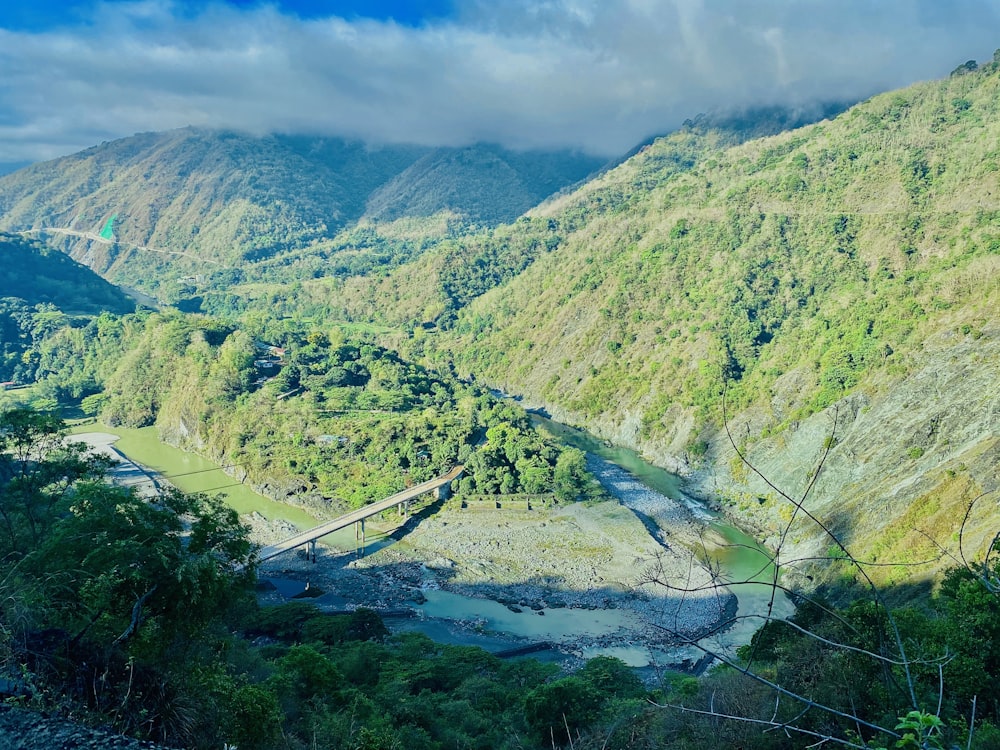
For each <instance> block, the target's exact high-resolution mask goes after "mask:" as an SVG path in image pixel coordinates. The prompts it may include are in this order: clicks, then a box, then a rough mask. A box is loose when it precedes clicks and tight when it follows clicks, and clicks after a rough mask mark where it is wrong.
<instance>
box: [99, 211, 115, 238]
mask: <svg viewBox="0 0 1000 750" xmlns="http://www.w3.org/2000/svg"><path fill="white" fill-rule="evenodd" d="M117 218H118V214H111V216H110V217H109V218H108V220H107V222H105V224H104V229H102V230H101V239H103V240H113V239H114V238H115V232H114V226H115V219H117Z"/></svg>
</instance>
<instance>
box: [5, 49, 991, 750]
mask: <svg viewBox="0 0 1000 750" xmlns="http://www.w3.org/2000/svg"><path fill="white" fill-rule="evenodd" d="M998 142H1000V51H998V52H997V53H996V54H995V55H994V57H993V59H992V60H987V61H984V62H982V63H976V62H975V61H969V62H968V63H965V64H963V65H961V66H959V67H958V68H956V69H955V70H953V71H952V73H951V75H949V76H948V77H945V78H940V79H938V80H929V81H924V82H922V83H916V84H913V85H910V86H908V87H906V88H902V89H898V90H894V91H887V92H884V93H877V94H874V95H872V96H871V97H870V98H867V99H865V100H863V101H859V102H858V103H856V104H854V105H852V106H849V107H848V106H846V105H839V104H838V105H831V104H826V105H822V104H820V103H814V104H813V105H812V106H810V107H806V108H804V109H803V110H801V111H799V110H796V109H794V108H793V109H789V110H783V109H782V108H769V107H763V108H759V109H754V108H751V109H748V110H746V111H745V112H742V113H735V114H733V113H731V114H729V115H723V114H715V115H703V116H699V117H696V118H693V119H690V120H688V121H686V122H684V124H683V125H681V126H679V127H677V128H676V129H673V130H671V131H670V132H668V133H666V134H665V135H662V136H659V137H656V138H650V139H647V140H646V141H643V142H642V143H641V145H639V146H637V147H636V148H634V149H633V150H632V151H630V152H629V153H628V154H627V155H624V156H619V157H611V156H607V155H605V156H594V155H590V154H585V153H582V152H578V151H574V150H572V149H568V150H567V149H559V148H553V149H550V150H528V151H526V150H520V151H519V150H516V149H512V148H508V147H506V146H500V145H495V144H491V143H485V142H470V143H465V144H464V145H454V146H439V145H427V146H425V145H419V144H408V143H374V142H372V143H366V142H363V141H360V140H351V139H349V138H341V137H333V136H329V137H327V136H318V135H313V134H282V133H272V134H265V135H261V134H251V133H243V132H239V131H235V130H229V129H225V128H220V129H211V128H207V127H204V128H202V127H198V128H195V127H187V128H181V129H177V130H170V131H165V132H155V133H141V134H138V135H135V136H131V137H127V138H120V139H117V140H113V141H108V142H105V143H103V144H101V145H99V146H94V147H92V148H89V149H86V150H85V151H82V152H79V153H77V154H73V155H70V156H64V157H60V158H58V159H55V160H52V161H48V162H41V163H37V164H32V165H30V166H27V167H25V168H23V169H20V170H17V171H14V172H11V173H9V174H5V175H2V176H0V230H3V231H2V232H0V260H2V263H0V382H3V384H4V385H3V388H4V389H5V390H4V391H2V392H0V559H2V560H3V561H4V568H3V569H2V570H0V691H6V692H3V694H2V697H3V698H4V699H5V700H6V699H9V700H10V701H12V702H16V703H19V704H21V705H22V706H28V707H31V708H33V709H37V710H40V711H58V712H62V713H63V714H64V715H73V716H79V717H82V718H83V719H84V720H86V721H91V722H95V723H103V722H106V723H108V724H109V725H111V726H114V727H115V728H116V729H118V730H120V731H122V732H126V733H130V734H132V735H134V736H137V737H142V738H144V739H149V740H155V741H159V742H162V743H165V744H167V745H170V744H175V745H178V746H183V747H192V748H197V750H202V748H205V750H208V748H217V747H219V746H230V747H232V746H234V745H235V746H238V747H240V748H241V749H243V750H246V748H254V749H255V750H310V749H311V748H313V747H315V748H319V747H321V746H322V747H323V748H324V749H326V748H329V750H341V748H343V749H344V750H346V748H348V747H350V748H352V750H355V749H356V748H362V747H363V748H366V749H367V750H381V749H383V748H399V747H407V748H412V750H422V749H424V748H426V750H439V749H441V750H443V748H445V747H476V748H482V750H493V748H498V749H500V748H506V749H509V750H514V749H515V748H516V749H517V750H523V748H541V747H553V748H554V747H573V748H579V750H589V749H590V748H597V747H602V748H603V747H616V748H621V750H626V748H628V749H629V750H633V749H634V750H645V749H647V748H653V747H676V748H678V749H679V750H692V749H694V750H705V749H706V748H711V749H714V748H720V750H721V748H726V747H746V748H752V749H753V750H772V749H773V748H782V749H783V748H789V749H791V748H795V747H800V746H802V743H803V742H808V743H812V744H815V745H823V744H828V743H830V744H838V745H840V746H844V747H852V748H858V749H859V750H874V749H875V748H885V747H889V746H897V747H906V746H911V747H921V748H926V749H928V750H944V749H945V748H947V747H967V748H976V749H977V750H988V749H989V748H991V747H994V746H995V745H996V744H997V738H998V737H1000V702H998V700H997V698H996V696H995V695H994V693H995V692H996V691H995V690H994V686H995V684H996V681H997V680H998V679H1000V625H998V623H1000V597H998V596H997V593H998V590H1000V584H998V574H1000V562H998V557H997V556H998V555H1000V542H998V536H997V528H998V525H1000V515H998V514H997V511H996V507H997V505H996V500H997V494H998V492H1000V472H998V467H1000V388H998V384H1000V316H998V314H997V311H998V310H1000V151H998V149H997V143H998ZM153 248H155V250H154V249H153ZM123 290H127V291H128V292H129V295H126V294H124V293H123ZM136 300H139V302H137V301H136ZM145 303H150V304H152V305H153V306H152V307H150V306H147V305H146V304H145ZM8 388H9V389H11V390H10V391H9V392H8V390H7V389H8ZM15 389H16V390H15ZM64 419H72V420H73V422H74V424H75V426H74V427H73V428H72V430H71V431H72V432H77V433H87V432H100V433H104V436H103V437H101V436H95V437H94V438H93V439H94V440H96V441H99V440H109V439H111V438H109V437H107V436H108V435H114V436H117V439H116V441H115V444H116V446H117V448H118V449H119V450H121V452H122V453H123V454H125V455H127V456H129V457H130V458H131V459H132V460H134V461H135V462H136V463H137V464H140V465H142V466H144V467H148V469H149V470H150V471H151V472H155V473H156V474H158V475H159V477H161V478H162V480H164V482H166V483H169V484H170V485H171V486H167V485H166V484H164V485H163V486H161V487H160V488H159V490H157V491H155V492H154V491H144V492H143V493H135V492H132V491H131V490H129V489H128V488H127V487H121V486H115V485H113V484H108V483H107V482H106V481H105V479H106V471H107V469H108V467H107V465H106V462H105V461H103V460H102V459H100V458H99V457H95V456H93V455H87V454H84V453H81V452H79V451H77V449H75V448H73V447H72V446H70V447H67V446H66V445H65V444H64V443H63V442H62V440H61V437H62V435H63V433H64V431H65V429H66V423H65V422H64V421H63V420H64ZM456 466H462V467H463V471H462V473H461V476H459V477H455V478H454V479H453V481H451V482H450V488H451V496H450V497H447V498H439V499H434V500H432V499H430V498H426V499H425V500H423V501H422V502H420V503H418V504H416V505H415V506H414V513H413V515H412V516H410V517H405V516H401V515H400V514H399V512H398V511H397V510H396V509H395V508H392V509H389V510H387V511H385V512H383V513H382V514H381V516H379V517H372V518H370V519H366V521H365V524H364V526H363V527H361V528H363V529H364V532H363V534H364V536H363V538H362V537H361V536H359V532H360V531H361V528H359V527H347V528H342V529H340V530H338V531H337V532H336V533H334V534H331V535H330V536H329V537H326V538H324V540H323V543H322V544H321V545H320V547H319V551H318V555H317V558H318V559H317V560H316V561H313V560H310V559H308V557H307V556H306V555H305V554H300V553H299V552H296V551H288V552H283V553H282V554H280V555H276V556H273V557H271V556H269V555H268V556H267V557H268V559H264V560H259V559H256V558H255V551H256V550H259V549H260V548H261V547H262V546H263V547H266V546H268V545H274V544H275V543H278V542H280V541H282V540H285V539H287V538H288V537H289V536H291V535H292V534H293V533H295V530H296V529H304V528H310V527H313V526H315V525H317V524H319V523H325V522H329V521H331V520H333V519H338V518H341V519H342V518H356V517H361V516H366V514H367V513H368V511H367V510H366V508H367V507H368V506H369V505H370V504H372V503H377V502H379V501H381V500H384V499H386V498H390V497H395V496H396V493H400V492H405V491H407V490H408V489H410V488H414V487H417V488H421V487H425V486H426V485H425V483H427V482H433V481H434V480H435V478H437V477H441V476H449V475H448V472H449V471H451V470H452V469H453V467H456ZM351 514H354V515H351ZM535 649H537V651H536V650H535ZM525 651H527V652H529V653H525ZM510 652H513V653H510ZM636 670H639V671H638V672H636ZM762 728H763V729H765V730H767V731H762ZM910 730H912V731H914V732H918V734H919V736H917V737H916V738H915V739H914V738H911V739H912V741H911V740H910V739H907V737H909V735H906V734H905V733H906V732H908V731H910ZM908 743H909V745H908Z"/></svg>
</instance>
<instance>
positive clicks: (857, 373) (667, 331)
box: [337, 63, 1000, 575]
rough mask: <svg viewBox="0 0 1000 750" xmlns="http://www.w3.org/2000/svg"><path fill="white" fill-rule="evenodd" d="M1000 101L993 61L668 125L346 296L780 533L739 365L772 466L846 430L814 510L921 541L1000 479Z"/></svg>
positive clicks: (473, 372) (785, 508) (863, 540)
mask: <svg viewBox="0 0 1000 750" xmlns="http://www.w3.org/2000/svg"><path fill="white" fill-rule="evenodd" d="M998 103H1000V72H998V64H997V63H990V64H987V65H984V66H982V67H981V68H980V69H979V70H977V71H968V72H965V71H964V70H963V72H962V74H960V75H953V76H952V77H951V78H949V79H947V80H943V81H934V82H928V83H923V84H919V85H917V86H914V87H911V88H908V89H905V90H901V91H896V92H891V93H887V94H884V95H880V96H877V97H874V98H872V99H871V100H869V101H866V102H863V103H861V104H859V105H857V106H855V107H853V108H851V109H850V110H848V111H847V112H845V113H843V114H842V115H840V116H838V117H836V118H835V119H833V120H830V121H823V122H820V123H817V124H814V125H811V126H808V127H805V128H802V129H799V130H795V131H791V132H787V133H783V134H780V135H777V136H774V137H769V138H763V139H757V140H752V141H749V142H746V143H743V144H741V145H736V146H729V145H727V144H726V143H725V142H724V141H722V142H719V143H718V145H717V147H715V148H714V149H713V148H712V147H711V144H708V143H706V141H705V137H704V136H700V135H698V134H697V133H694V132H680V133H677V134H674V135H672V136H669V137H667V138H663V139H659V140H657V141H656V142H654V143H653V144H651V145H650V146H649V147H647V148H645V149H643V150H641V151H640V153H638V154H636V155H635V156H634V157H633V158H631V159H629V160H627V161H626V162H624V163H623V164H621V165H620V166H619V167H617V168H615V169H613V170H611V171H609V172H607V173H606V174H604V175H602V176H601V177H599V178H598V179H596V180H593V181H591V182H589V183H587V184H586V185H584V186H583V187H581V188H580V189H579V190H577V191H575V192H573V193H571V194H568V195H564V196H560V197H559V198H557V199H554V200H552V201H549V202H548V203H546V204H545V205H544V206H541V207H540V208H538V209H536V210H534V211H532V212H531V213H530V215H529V216H528V217H527V218H525V219H522V220H519V221H518V222H517V223H516V224H514V225H512V226H509V227H499V228H497V229H495V230H493V231H492V232H490V233H486V234H483V235H480V236H475V237H466V238H462V239H461V240H459V241H456V242H453V243H446V244H444V245H442V246H441V247H439V248H438V249H436V250H435V251H434V252H430V253H426V254H425V255H424V256H422V257H421V258H420V259H419V260H418V261H417V262H416V263H413V264H408V265H406V266H404V267H402V268H400V269H397V270H396V271H395V272H393V273H392V274H391V275H389V276H388V277H386V278H382V279H364V280H354V281H352V282H349V283H346V284H344V285H342V286H341V287H339V288H338V297H337V302H338V304H340V305H342V306H343V308H344V310H345V312H346V314H347V315H349V316H350V317H352V318H353V319H358V318H360V317H362V316H364V315H366V311H367V316H368V317H369V318H370V319H371V320H372V321H373V322H377V323H383V324H387V325H405V326H407V327H408V328H409V329H410V330H411V334H410V337H409V338H401V339H399V340H398V343H399V344H400V345H401V346H404V347H410V349H409V351H412V352H414V353H418V352H419V353H423V355H424V356H425V357H427V359H428V360H430V361H432V362H436V363H437V364H438V366H441V367H448V366H455V367H456V368H457V369H458V371H459V372H460V373H462V374H465V375H468V376H475V377H476V378H477V379H479V380H482V381H485V382H488V383H490V384H492V385H494V386H496V387H499V388H502V389H503V390H504V391H506V392H509V393H516V394H520V395H522V396H523V397H524V399H525V401H526V402H527V403H530V404H534V405H536V406H539V407H542V408H545V409H547V410H548V411H549V412H551V413H552V414H554V415H556V416H557V417H558V418H560V419H562V420H564V421H570V422H575V423H579V424H582V425H585V426H587V427H589V428H590V429H592V430H594V431H596V432H598V433H599V434H600V435H602V436H603V437H605V438H607V439H609V440H612V441H614V442H616V443H619V444H623V445H628V446H632V447H635V448H637V449H639V450H641V451H642V452H644V453H645V454H646V455H647V456H649V457H651V458H653V459H654V460H655V461H656V462H657V463H659V464H661V465H663V466H667V467H670V468H673V469H675V470H677V471H680V472H682V473H685V474H687V475H688V476H689V478H690V482H691V485H690V486H691V488H692V489H693V490H695V491H697V492H698V493H699V494H701V495H703V496H705V497H708V498H710V499H713V500H716V501H718V502H720V503H723V504H725V505H727V506H728V507H730V508H731V509H732V510H733V512H735V513H738V514H742V515H743V516H744V517H745V518H753V520H754V521H755V522H756V523H758V524H759V525H760V526H761V527H762V528H764V529H765V530H771V531H773V533H777V530H778V529H780V528H781V525H782V522H783V520H787V517H786V515H783V514H788V513H790V512H791V506H790V505H788V504H787V503H785V502H784V501H782V500H781V498H780V497H778V496H777V494H776V493H775V492H774V490H773V489H771V488H769V487H767V486H766V485H764V484H763V483H762V482H760V481H759V480H757V479H756V478H755V477H754V476H753V474H752V472H750V471H748V470H747V468H746V466H745V465H744V464H743V463H742V462H741V461H740V460H739V458H738V457H737V456H736V454H735V452H734V450H733V448H732V447H731V446H730V443H729V438H728V437H727V436H726V434H725V432H724V431H723V429H722V417H723V414H722V395H723V391H724V388H725V390H726V400H727V402H728V414H727V416H728V421H729V423H730V424H731V425H732V427H733V429H735V431H736V434H735V435H734V440H735V442H736V444H737V445H738V446H739V447H740V449H741V450H742V451H744V452H746V453H748V454H749V456H750V458H751V460H752V461H754V462H756V463H757V464H758V465H759V466H760V467H761V468H762V469H763V470H764V471H765V474H767V475H768V476H769V477H770V478H772V479H774V480H775V481H776V482H777V483H778V484H779V486H782V487H787V488H789V490H790V491H797V488H801V487H803V486H804V484H805V480H806V478H807V477H809V476H810V473H811V472H812V471H814V469H815V466H814V464H815V461H817V460H818V459H817V456H818V455H819V454H820V453H822V451H823V450H824V446H825V445H826V446H827V447H830V446H832V452H831V454H830V456H829V457H828V459H827V462H826V465H825V467H824V476H823V479H821V481H820V483H819V484H818V485H817V486H816V487H815V488H814V490H813V494H812V502H813V503H815V507H816V508H817V509H821V510H822V511H823V512H824V513H826V514H827V517H831V518H834V519H836V525H837V527H838V528H842V529H849V530H850V534H851V539H852V540H853V541H854V542H856V543H857V544H858V545H859V546H860V548H861V549H863V550H867V551H869V552H871V553H872V554H873V555H875V556H876V557H878V558H879V559H888V558H891V557H892V556H893V555H897V556H903V557H906V558H909V559H914V557H915V556H920V555H929V556H931V557H933V556H934V555H935V554H936V552H935V551H934V550H933V549H932V548H930V543H929V542H928V541H927V539H926V538H923V539H922V540H921V539H917V540H915V539H914V537H913V532H912V529H914V528H921V529H923V530H925V531H927V532H928V533H929V534H931V535H932V536H933V537H934V538H935V539H936V540H938V541H939V542H942V543H944V542H947V541H948V540H949V538H950V535H951V533H952V532H953V531H954V529H953V528H952V525H951V522H953V521H954V519H955V518H956V517H958V518H961V516H962V514H964V508H965V504H966V503H967V502H969V501H970V500H971V498H973V497H976V496H977V495H978V494H979V493H981V492H989V491H993V490H995V489H996V488H997V487H998V482H1000V479H998V477H997V474H996V470H995V467H996V464H997V462H998V459H1000V437H998V432H1000V430H998V427H997V415H998V414H1000V401H998V398H1000V397H998V396H997V388H996V384H997V383H998V382H1000V316H998V314H997V309H998V305H997V292H998V291H1000V151H998V150H997V143H1000V117H998V115H1000V112H998V110H1000V104H998ZM435 326H437V327H439V328H443V329H444V330H443V331H439V332H437V333H435V332H434V327H435ZM727 384H728V385H727ZM834 425H836V434H835V435H834V434H833V433H834ZM828 439H829V441H830V442H829V443H827V440H828ZM872 498H879V501H878V504H877V505H875V504H873V502H874V501H873V500H872ZM956 514H957V515H956ZM991 523H992V518H986V519H983V524H984V525H983V526H981V527H978V528H977V530H976V533H977V534H981V533H985V532H986V529H987V528H989V526H990V524H991ZM971 532H972V530H971V529H970V536H969V537H968V539H970V540H971V539H972V538H973V537H974V536H975V534H972V533H971ZM769 533H770V532H769ZM793 537H794V538H796V539H800V540H802V542H803V543H806V542H809V543H815V544H820V542H819V537H818V536H817V535H816V534H810V533H808V532H806V531H801V532H800V531H796V532H795V534H793ZM876 540H880V541H876ZM823 550H825V547H821V548H810V549H807V550H805V552H806V553H810V554H815V553H816V552H817V551H819V552H822V551H823ZM897 572H898V571H897ZM897 572H891V571H889V572H887V571H881V574H882V575H896V574H897Z"/></svg>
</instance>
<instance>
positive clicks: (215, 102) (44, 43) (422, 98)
mask: <svg viewBox="0 0 1000 750" xmlns="http://www.w3.org/2000/svg"><path fill="white" fill-rule="evenodd" d="M997 47H1000V0H414V1H413V2H403V1H402V0H397V1H396V2H393V1H392V0H278V1H277V2H257V1H256V0H254V1H252V2H251V1H248V0H228V1H226V0H217V1H213V2H200V1H196V0H102V1H97V0H0V165H2V164H5V163H6V164H10V163H24V162H31V161H39V160H44V159H50V158H55V157H57V156H61V155H65V154H68V153H73V152H76V151H78V150H81V149H83V148H86V147H88V146H92V145H95V144H98V143H100V142H102V141H107V140H112V139H115V138H120V137H124V136H129V135H132V134H134V133H137V132H145V131H153V130H167V129H171V128H177V127H184V126H187V125H195V126H204V127H218V128H229V129H238V130H243V131H246V132H249V133H253V134H264V133H269V132H283V133H305V134H317V135H335V136H341V137H346V138H351V139H360V140H364V141H367V142H369V143H372V144H380V143H400V142H405V143H419V144H424V145H464V144H469V143H475V142H482V141H486V142H494V143H500V144H502V145H505V146H508V147H511V148H516V149H529V148H571V149H578V150H583V151H587V152H589V153H593V154H597V155H603V156H613V155H617V154H622V153H624V152H626V151H628V150H629V149H630V148H632V147H633V146H635V145H636V144H638V143H639V142H641V141H642V140H644V139H646V138H648V137H649V136H652V135H655V134H660V133H665V132H668V131H669V130H671V129H673V128H675V127H677V126H678V125H679V124H680V123H681V122H682V121H683V120H684V119H686V118H689V117H693V116H695V115H697V114H699V113H701V112H708V111H717V110H725V109H732V108H743V107H747V106H757V105H761V106H763V105H767V106H770V105H775V104H785V105H789V106H796V107H798V106H807V105H809V104H810V103H813V102H816V101H854V100H859V99H863V98H866V97H867V96H870V95H871V94H874V93H877V92H880V91H885V90H888V89H892V88H897V87H901V86H905V85H907V84H909V83H912V82H914V81H918V80H925V79H928V78H939V77H943V76H946V75H947V74H948V73H949V72H950V71H951V70H952V69H954V68H955V67H957V66H958V65H960V64H961V63H963V62H965V61H966V60H969V59H976V60H979V61H985V60H989V59H991V58H992V55H993V51H994V49H995V48H997Z"/></svg>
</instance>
